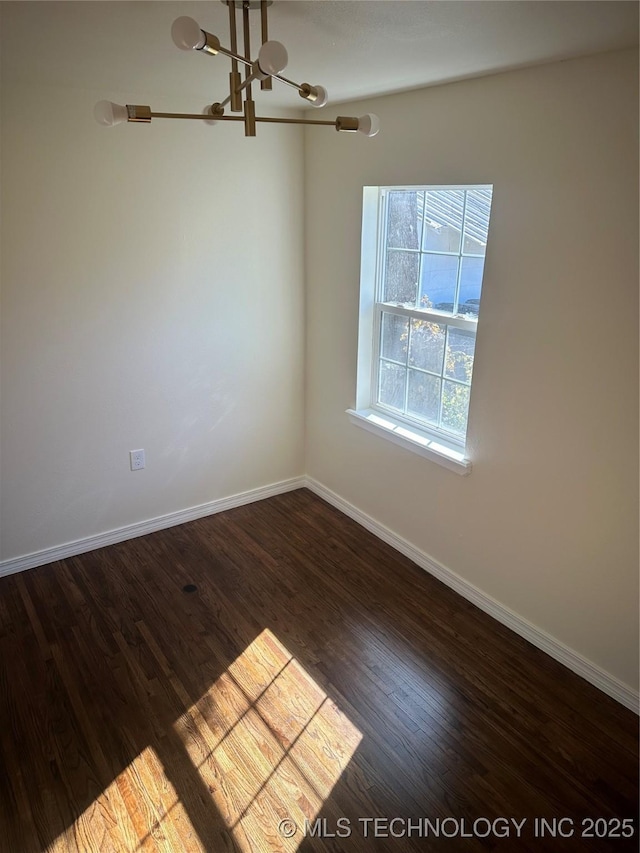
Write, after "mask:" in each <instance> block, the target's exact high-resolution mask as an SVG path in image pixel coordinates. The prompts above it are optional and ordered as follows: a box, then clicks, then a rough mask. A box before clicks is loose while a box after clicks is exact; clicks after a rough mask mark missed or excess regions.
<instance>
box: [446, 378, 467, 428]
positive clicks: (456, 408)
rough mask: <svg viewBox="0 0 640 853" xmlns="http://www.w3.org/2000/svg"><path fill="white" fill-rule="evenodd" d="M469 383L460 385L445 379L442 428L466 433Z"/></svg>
mask: <svg viewBox="0 0 640 853" xmlns="http://www.w3.org/2000/svg"><path fill="white" fill-rule="evenodd" d="M470 391H471V389H470V388H469V386H468V385H458V384H456V383H455V382H447V381H446V380H445V382H444V387H443V389H442V424H441V425H442V428H443V429H448V430H450V431H451V432H455V433H457V434H458V435H465V433H466V432H467V417H468V415H469V392H470Z"/></svg>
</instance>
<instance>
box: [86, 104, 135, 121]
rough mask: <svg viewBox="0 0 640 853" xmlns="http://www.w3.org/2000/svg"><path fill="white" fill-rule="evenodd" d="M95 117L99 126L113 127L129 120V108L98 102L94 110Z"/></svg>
mask: <svg viewBox="0 0 640 853" xmlns="http://www.w3.org/2000/svg"><path fill="white" fill-rule="evenodd" d="M93 117H94V118H95V120H96V121H97V122H98V124H102V125H105V126H106V127H112V126H113V125H114V124H121V123H122V122H123V121H128V120H129V113H128V111H127V108H126V107H124V106H122V104H114V103H113V102H112V101H98V103H97V104H96V105H95V107H94V108H93Z"/></svg>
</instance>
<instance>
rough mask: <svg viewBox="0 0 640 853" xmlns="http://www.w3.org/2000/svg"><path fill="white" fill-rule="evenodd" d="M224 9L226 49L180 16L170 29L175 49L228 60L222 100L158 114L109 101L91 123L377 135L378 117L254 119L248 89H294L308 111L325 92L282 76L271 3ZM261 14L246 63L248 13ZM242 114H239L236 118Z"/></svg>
mask: <svg viewBox="0 0 640 853" xmlns="http://www.w3.org/2000/svg"><path fill="white" fill-rule="evenodd" d="M221 2H222V3H224V4H225V5H226V6H228V8H229V33H230V47H229V48H226V47H222V45H221V44H220V40H219V38H218V37H217V36H214V35H212V34H211V33H208V32H206V30H203V29H201V28H200V25H199V24H198V23H197V22H196V21H194V20H193V18H188V17H185V16H182V17H180V18H176V20H175V21H174V22H173V26H172V27H171V37H172V39H173V42H174V44H175V45H176V47H179V48H180V50H197V51H199V52H200V53H204V54H208V55H209V56H217V55H218V54H220V53H221V54H223V55H224V56H227V57H229V59H230V60H231V72H230V73H229V94H228V95H227V97H226V98H225V99H224V100H222V101H216V103H214V104H211V105H210V106H208V107H207V108H206V110H205V111H204V112H203V113H195V114H194V113H159V112H155V111H153V110H152V109H151V107H148V106H141V105H139V104H127V105H126V106H123V105H121V104H114V103H112V102H111V101H100V102H99V103H97V104H96V106H95V109H94V116H95V119H96V121H98V122H99V123H100V124H103V125H114V124H120V123H121V122H125V121H127V122H129V121H131V122H143V123H146V124H149V123H150V122H151V120H152V119H154V118H173V119H196V120H200V121H202V120H205V121H207V122H209V123H211V124H216V123H217V122H219V121H237V122H243V124H244V135H245V136H255V135H256V125H257V124H258V123H259V122H270V123H277V124H313V125H326V126H329V127H334V128H335V129H336V130H338V131H341V132H347V133H355V132H356V131H358V132H360V133H363V134H364V135H365V136H375V135H376V134H377V133H378V130H379V127H380V123H379V120H378V117H377V116H375V115H373V114H367V115H363V116H360V117H358V118H355V117H353V116H338V117H337V118H335V119H334V120H332V121H330V120H325V121H322V120H317V119H311V118H276V117H272V116H258V115H256V105H255V101H254V100H253V94H252V87H253V85H254V84H256V85H257V84H258V83H260V88H261V89H262V90H263V91H269V90H270V89H272V85H273V83H272V81H273V80H277V81H278V82H279V83H284V84H285V85H287V86H290V87H291V88H293V89H297V91H298V94H299V96H300V97H301V98H303V100H305V101H306V102H307V105H309V106H312V107H324V106H325V104H326V103H327V101H328V95H327V90H326V89H325V88H324V87H323V86H318V85H315V86H312V85H311V84H309V83H295V82H294V81H293V80H289V79H288V78H287V77H284V76H283V75H282V73H281V72H282V71H284V69H285V68H286V66H287V62H288V56H287V50H286V48H285V46H284V45H283V44H281V43H280V42H279V41H270V40H269V35H268V21H267V7H268V6H270V5H271V4H272V2H273V0H221ZM258 9H259V10H260V23H261V35H262V44H261V46H260V49H259V51H258V57H257V59H255V60H252V59H251V34H250V21H249V13H250V11H252V10H256V11H257V10H258ZM236 10H242V49H243V53H242V54H241V53H239V52H238V27H237V21H236ZM240 66H244V78H243V76H242V74H241V72H240V70H239V69H240ZM227 107H228V108H229V111H230V112H231V113H236V115H227V114H226V112H225V110H226V108H227ZM238 113H241V114H242V115H238Z"/></svg>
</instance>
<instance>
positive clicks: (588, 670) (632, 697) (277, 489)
mask: <svg viewBox="0 0 640 853" xmlns="http://www.w3.org/2000/svg"><path fill="white" fill-rule="evenodd" d="M305 487H306V488H308V489H309V490H310V491H312V492H314V493H315V494H316V495H318V496H319V497H321V498H323V499H324V500H326V501H327V503H330V504H331V505H332V506H334V507H336V509H339V510H340V512H343V513H344V514H345V515H348V516H349V518H352V519H353V520H354V521H356V522H358V524H360V525H362V527H364V528H366V529H367V530H368V531H369V532H370V533H373V534H374V536H377V537H378V538H379V539H381V540H382V541H383V542H386V543H387V544H388V545H390V546H391V547H392V548H395V550H396V551H399V552H400V553H401V554H404V555H405V557H408V558H409V559H410V560H412V561H413V562H414V563H416V565H418V566H420V568H422V569H424V570H425V571H427V572H429V574H431V575H433V576H434V577H436V578H437V579H438V580H440V581H442V582H443V583H444V584H446V585H447V586H448V587H451V589H453V590H455V591H456V592H457V593H459V594H460V595H461V596H463V598H466V599H467V600H468V601H471V602H472V603H473V604H475V605H476V606H477V607H479V608H480V609H481V610H484V612H485V613H488V614H489V615H490V616H493V618H494V619H497V620H498V622H501V623H502V624H503V625H506V626H507V628H510V629H511V630H512V631H514V632H515V633H516V634H519V635H520V636H521V637H523V638H524V639H525V640H528V641H529V642H530V643H532V644H533V645H534V646H537V647H538V648H539V649H542V651H543V652H546V653H547V654H548V655H550V656H551V657H552V658H555V660H557V661H559V662H560V663H562V664H564V665H565V666H566V667H567V668H568V669H570V670H572V672H575V673H576V674H577V675H580V676H581V677H582V678H584V679H585V680H586V681H588V682H590V683H591V684H593V685H594V686H595V687H597V688H599V689H600V690H602V691H603V692H604V693H606V694H607V695H609V696H611V697H612V698H613V699H615V700H617V701H618V702H620V704H621V705H624V706H625V707H627V708H630V709H631V710H633V711H635V712H636V713H638V703H639V699H640V697H639V695H638V693H637V692H636V691H634V690H632V689H631V688H630V687H629V686H628V685H626V684H624V683H623V682H621V681H619V680H618V679H617V678H614V676H612V675H610V674H609V673H607V672H606V671H605V670H603V669H601V668H600V667H598V666H596V664H594V663H592V662H591V661H589V660H587V659H586V658H584V657H582V655H579V654H578V653H577V652H575V651H573V649H570V648H569V647H568V646H565V645H564V644H563V643H561V642H559V640H556V639H555V637H552V636H551V635H550V634H547V633H546V632H545V631H542V630H541V629H540V628H537V627H536V626H535V625H532V624H531V623H530V622H528V621H527V620H526V619H524V618H523V617H522V616H519V615H518V614H517V613H514V611H513V610H510V609H509V608H508V607H505V606H504V605H503V604H501V603H500V602H499V601H496V599H495V598H492V597H491V596H490V595H487V594H486V593H484V592H482V590H480V589H478V587H476V586H474V585H473V584H472V583H469V581H467V580H465V579H464V578H462V577H460V575H457V574H456V573H455V572H453V571H451V569H448V568H447V567H446V566H443V565H442V564H441V563H438V562H437V561H436V560H434V559H433V558H432V557H430V556H429V555H428V554H425V553H424V552H423V551H420V550H419V549H418V548H416V547H415V546H414V545H412V544H411V543H410V542H408V541H407V540H406V539H403V538H402V537H400V536H398V535H397V534H396V533H394V532H393V531H392V530H389V529H388V528H387V527H384V525H382V524H380V523H379V522H377V521H376V520H375V519H373V518H371V516H369V515H366V513H364V512H362V511H361V510H359V509H358V508H357V507H355V506H354V505H353V504H350V503H349V502H348V501H346V500H344V498H341V497H340V496H339V495H337V494H336V493H335V492H332V491H331V490H330V489H328V488H327V487H326V486H323V485H322V483H319V482H318V481H317V480H314V479H313V478H312V477H304V476H302V477H293V478H291V479H290V480H283V481H281V482H279V483H273V484H272V485H270V486H263V487H261V488H258V489H251V490H250V491H247V492H241V493H240V494H237V495H231V496H230V497H227V498H220V499H218V500H215V501H210V502H209V503H206V504H200V505H199V506H195V507H190V508H189V509H184V510H180V511H178V512H172V513H169V514H167V515H161V516H158V517H157V518H151V519H149V520H147V521H141V522H138V523H137V524H129V525H127V526H125V527H120V528H118V529H117V530H109V531H107V532H106V533H100V534H98V535H97V536H89V537H87V538H85V539H78V540H77V541H75V542H68V543H66V544H64V545H59V546H57V547H55V548H46V549H44V550H42V551H37V552H35V553H32V554H26V555H25V556H23V557H16V558H14V559H10V560H4V561H2V562H0V577H2V576H3V575H11V574H14V573H15V572H22V571H25V570H26V569H33V568H35V567H36V566H43V565H46V564H47V563H53V562H55V561H56V560H64V559H66V558H67V557H73V556H75V555H77V554H85V553H86V552H87V551H94V550H96V549H97V548H104V547H106V546H107V545H115V544H116V543H118V542H124V541H126V540H127V539H135V538H136V537H138V536H145V535H146V534H147V533H154V532H156V531H158V530H165V529H166V528H168V527H175V526H176V525H178V524H184V523H185V522H187V521H195V520H196V519H197V518H204V517H205V516H207V515H214V514H215V513H217V512H223V511H224V510H227V509H233V508H234V507H238V506H243V505H245V504H249V503H253V502H254V501H260V500H264V499H265V498H270V497H273V496H274V495H280V494H283V493H284V492H290V491H293V490H294V489H300V488H305Z"/></svg>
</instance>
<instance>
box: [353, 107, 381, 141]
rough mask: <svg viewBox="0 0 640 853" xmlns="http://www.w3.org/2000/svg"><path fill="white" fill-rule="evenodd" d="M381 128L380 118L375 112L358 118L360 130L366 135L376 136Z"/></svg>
mask: <svg viewBox="0 0 640 853" xmlns="http://www.w3.org/2000/svg"><path fill="white" fill-rule="evenodd" d="M379 130H380V119H379V118H378V116H377V115H374V114H373V113H367V114H366V115H363V116H360V118H359V119H358V132H359V133H364V135H365V136H375V135H376V133H378V131H379Z"/></svg>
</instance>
